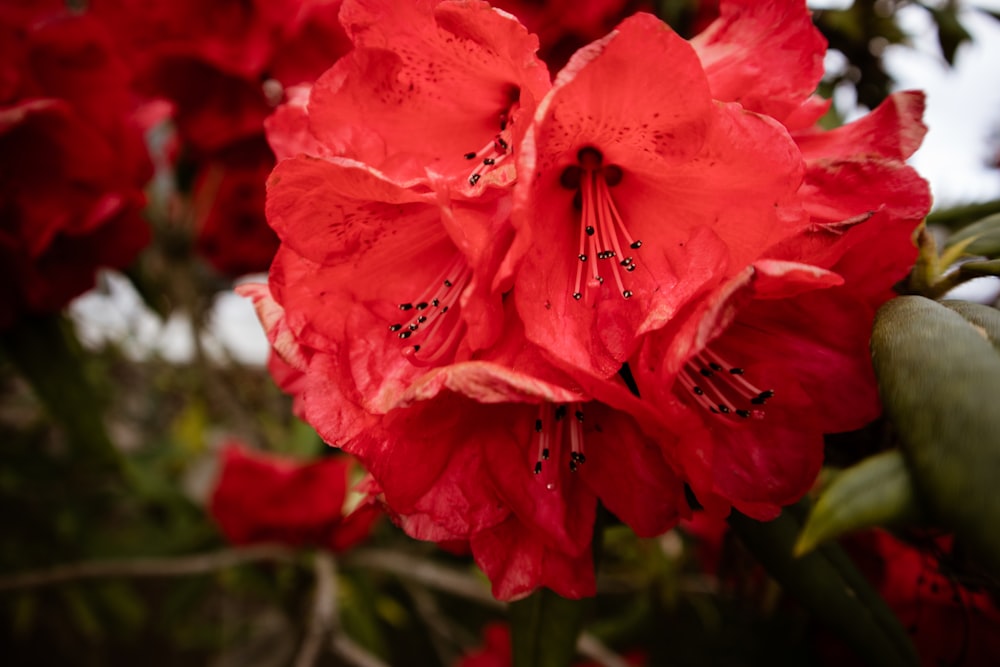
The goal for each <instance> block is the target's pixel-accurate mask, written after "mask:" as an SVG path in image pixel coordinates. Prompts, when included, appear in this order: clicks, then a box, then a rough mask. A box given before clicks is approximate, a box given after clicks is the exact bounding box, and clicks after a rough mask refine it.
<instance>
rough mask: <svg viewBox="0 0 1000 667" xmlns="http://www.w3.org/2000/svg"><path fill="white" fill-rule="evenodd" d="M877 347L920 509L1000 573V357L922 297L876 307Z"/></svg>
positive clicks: (971, 329)
mask: <svg viewBox="0 0 1000 667" xmlns="http://www.w3.org/2000/svg"><path fill="white" fill-rule="evenodd" d="M871 346H872V359H873V361H874V365H875V372H876V375H877V376H878V380H879V393H880V395H881V397H882V402H883V404H884V406H885V411H886V414H887V416H888V417H889V419H890V420H891V421H892V423H893V426H894V427H895V429H896V431H897V433H898V435H899V439H900V445H901V447H902V449H903V453H904V455H905V457H906V460H907V464H908V467H909V469H910V472H911V474H912V476H913V480H914V485H915V488H916V490H917V492H918V494H919V497H920V502H921V505H922V506H923V507H924V508H925V509H926V510H927V511H928V514H929V515H930V516H929V518H930V519H932V520H934V521H936V522H938V523H940V524H942V525H943V526H944V527H945V528H947V529H949V530H953V531H955V532H956V533H957V535H958V537H959V538H960V539H961V540H962V542H963V543H964V544H965V545H966V546H967V547H969V549H970V551H971V552H972V553H973V554H975V555H977V556H978V557H979V559H980V560H981V561H982V563H983V564H984V565H986V566H987V567H989V568H992V569H993V571H994V572H1000V531H998V530H997V526H998V525H1000V496H998V495H997V493H996V486H997V480H998V479H1000V409H998V406H1000V355H998V354H997V350H996V349H995V348H994V347H993V345H992V344H991V343H990V342H989V340H988V339H987V336H986V334H985V332H984V330H983V328H981V327H977V326H974V325H973V324H972V323H970V322H969V321H968V320H966V319H965V318H964V317H962V316H961V315H960V314H959V313H957V312H955V311H954V310H952V309H950V308H947V307H945V306H943V305H941V304H939V303H937V302H935V301H931V300H930V299H925V298H923V297H918V296H905V297H899V298H897V299H894V300H892V301H890V302H889V303H887V304H885V305H884V306H883V307H882V308H881V309H880V310H879V312H878V314H877V316H876V319H875V327H874V329H873V331H872V342H871Z"/></svg>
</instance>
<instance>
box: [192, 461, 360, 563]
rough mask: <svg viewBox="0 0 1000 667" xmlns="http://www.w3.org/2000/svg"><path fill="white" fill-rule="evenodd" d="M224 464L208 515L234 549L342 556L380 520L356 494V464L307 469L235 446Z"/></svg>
mask: <svg viewBox="0 0 1000 667" xmlns="http://www.w3.org/2000/svg"><path fill="white" fill-rule="evenodd" d="M221 463H222V470H221V472H220V474H219V480H218V482H217V484H216V487H215V489H214V490H213V492H212V497H211V501H210V503H209V511H210V512H211V514H212V516H213V517H214V519H215V521H216V522H217V523H218V524H219V529H220V530H221V531H222V533H223V534H224V535H225V536H226V539H228V540H229V541H230V542H232V543H233V544H253V543H257V542H279V543H283V544H288V545H291V546H305V545H308V546H316V547H323V548H327V549H332V550H334V551H342V550H344V549H349V548H350V547H352V546H354V545H355V544H357V543H358V542H361V541H362V540H364V539H365V538H366V537H367V536H368V534H369V532H370V531H371V528H372V525H373V524H374V522H375V520H376V519H378V517H379V515H380V511H379V509H378V508H377V506H376V505H374V504H373V502H372V501H371V499H370V498H366V497H365V496H364V495H363V494H360V493H359V492H358V491H356V490H352V488H351V487H352V485H351V483H350V482H351V480H350V476H351V474H352V469H354V466H355V464H354V462H353V461H352V460H350V459H348V458H346V457H337V458H326V459H320V460H318V461H312V462H307V463H303V462H299V461H294V460H291V459H285V458H281V457H277V456H273V455H265V454H260V453H253V452H251V451H250V450H247V449H245V448H244V447H242V446H240V445H237V444H235V443H230V444H228V445H227V446H226V447H225V448H224V449H223V451H222V457H221Z"/></svg>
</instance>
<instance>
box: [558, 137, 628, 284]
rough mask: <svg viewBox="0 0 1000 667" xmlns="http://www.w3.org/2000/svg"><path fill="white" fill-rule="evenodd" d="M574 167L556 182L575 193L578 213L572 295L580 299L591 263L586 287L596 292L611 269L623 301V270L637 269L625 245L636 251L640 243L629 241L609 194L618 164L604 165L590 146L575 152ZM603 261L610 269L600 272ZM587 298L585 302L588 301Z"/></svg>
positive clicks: (618, 179) (617, 179)
mask: <svg viewBox="0 0 1000 667" xmlns="http://www.w3.org/2000/svg"><path fill="white" fill-rule="evenodd" d="M577 162H578V163H579V164H577V165H569V166H568V167H566V168H565V169H564V170H563V171H562V173H561V174H560V178H559V183H560V185H561V186H562V187H563V188H565V189H567V190H575V191H576V193H575V195H574V197H573V206H574V208H577V209H578V210H579V211H580V236H579V243H578V246H577V260H578V261H579V262H580V263H579V264H578V265H577V267H576V271H575V274H576V275H575V279H574V281H573V293H572V296H573V298H574V299H576V300H578V301H579V300H580V299H581V298H582V297H583V295H584V293H585V292H586V290H585V289H584V277H583V276H584V266H583V265H584V264H586V263H587V262H590V263H591V265H592V268H591V270H590V278H589V280H587V283H586V287H587V288H593V289H595V290H596V289H597V288H599V287H600V286H601V285H603V284H604V278H605V275H604V274H605V273H606V272H607V271H608V270H610V272H611V274H612V276H611V277H612V278H613V279H614V283H615V286H616V287H617V289H618V293H619V294H621V295H622V298H625V299H629V298H631V297H632V296H633V293H632V290H630V289H628V287H627V286H626V285H625V280H624V275H623V271H625V272H631V271H634V270H635V268H636V264H635V259H634V258H633V257H632V256H630V255H627V253H626V252H625V246H628V247H629V248H630V249H632V250H637V249H638V248H640V247H641V246H642V241H638V240H635V239H633V238H632V236H631V234H629V232H628V229H627V228H626V226H625V222H624V221H623V219H622V216H621V214H620V213H619V211H618V208H617V206H616V205H615V202H614V198H613V197H612V195H611V190H610V188H611V187H614V186H616V185H618V184H619V183H621V182H622V179H623V178H624V172H623V171H622V169H621V167H619V166H617V165H604V164H603V162H604V156H603V155H602V154H601V152H600V151H598V150H597V149H595V148H592V147H590V146H587V147H584V148H582V149H580V151H579V152H578V153H577ZM601 262H606V263H607V266H610V269H607V268H605V269H603V270H602V267H601ZM589 301H590V299H588V302H589Z"/></svg>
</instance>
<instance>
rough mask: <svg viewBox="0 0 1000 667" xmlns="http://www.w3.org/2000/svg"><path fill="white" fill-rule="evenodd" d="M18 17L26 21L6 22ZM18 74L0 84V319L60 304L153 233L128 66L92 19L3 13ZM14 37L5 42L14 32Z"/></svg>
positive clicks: (1, 322)
mask: <svg viewBox="0 0 1000 667" xmlns="http://www.w3.org/2000/svg"><path fill="white" fill-rule="evenodd" d="M11 17H15V18H17V17H20V18H24V19H26V20H28V19H30V20H28V22H26V23H7V22H6V21H7V20H10V18H11ZM0 38H2V40H3V41H4V44H5V46H7V47H8V48H10V50H11V54H10V58H11V60H12V61H13V62H14V63H15V65H16V78H15V79H13V80H10V79H8V80H7V81H5V82H4V84H5V85H0V94H3V95H4V97H3V98H2V99H0V218H2V223H0V224H2V225H3V226H2V228H0V264H2V267H3V268H2V269H0V274H2V283H3V284H4V286H5V287H4V292H5V294H4V297H3V299H0V303H2V304H3V305H2V306H0V327H6V326H10V325H11V324H12V323H13V321H14V320H15V319H16V318H18V317H20V316H21V315H23V314H29V313H33V314H37V313H48V312H53V311H56V310H59V309H60V308H62V306H64V305H65V304H66V303H67V302H68V301H69V300H70V299H71V298H73V297H75V296H77V295H78V294H80V293H82V292H84V291H85V290H87V289H88V288H90V287H91V286H92V285H93V282H94V273H95V271H96V270H97V269H98V268H99V267H101V266H111V267H116V268H121V267H124V266H125V265H127V264H128V263H129V262H130V261H131V260H132V259H133V258H134V257H135V255H136V253H138V251H139V250H140V249H141V248H142V247H143V246H144V245H145V244H146V242H147V241H148V238H149V230H148V228H147V226H146V224H145V223H144V221H143V220H142V218H141V217H140V211H141V209H142V206H143V203H144V197H143V194H142V187H143V185H144V184H145V182H146V180H147V179H148V177H149V175H150V170H149V163H148V158H147V157H146V155H145V150H144V148H143V143H142V138H141V136H140V134H139V132H138V129H137V128H136V127H135V125H134V124H132V123H131V121H130V120H129V117H128V114H129V111H130V109H129V107H128V105H127V103H128V95H127V89H126V86H125V84H126V82H125V80H124V78H123V75H124V69H123V68H122V66H121V63H120V62H119V60H118V58H117V56H116V55H115V53H114V52H113V51H112V50H111V48H110V44H109V39H108V36H107V34H106V33H105V32H104V31H103V29H102V28H101V26H100V25H98V24H97V23H96V22H94V21H92V20H90V19H88V18H87V17H80V16H75V15H70V14H68V13H65V12H62V11H58V12H55V13H51V14H45V13H40V14H34V15H32V14H25V15H21V14H18V13H13V12H4V13H0ZM8 40H9V41H8Z"/></svg>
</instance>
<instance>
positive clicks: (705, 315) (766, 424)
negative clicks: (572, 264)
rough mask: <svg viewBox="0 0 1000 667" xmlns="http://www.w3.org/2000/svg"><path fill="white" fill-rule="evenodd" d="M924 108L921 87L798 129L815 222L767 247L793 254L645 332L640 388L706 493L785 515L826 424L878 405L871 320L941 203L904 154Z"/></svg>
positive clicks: (866, 416)
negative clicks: (818, 129)
mask: <svg viewBox="0 0 1000 667" xmlns="http://www.w3.org/2000/svg"><path fill="white" fill-rule="evenodd" d="M922 111H923V99H922V97H921V96H920V95H918V94H914V93H901V94H897V95H895V96H893V97H891V98H890V99H889V100H888V101H887V102H886V103H885V104H884V105H883V106H881V107H880V108H879V109H877V110H876V111H875V112H874V113H872V114H870V115H869V116H867V117H865V118H863V119H861V120H859V121H857V122H856V123H853V124H851V125H848V126H845V127H843V128H841V129H839V130H836V131H833V132H828V133H824V134H818V133H816V134H807V135H803V136H802V137H801V138H799V142H800V144H801V145H802V147H803V154H804V156H805V157H806V177H805V180H804V182H803V184H802V187H801V189H800V193H799V194H800V196H801V198H802V204H803V208H804V209H805V210H806V211H807V212H808V213H809V214H810V219H811V227H810V228H809V229H808V230H806V231H804V232H803V233H802V234H800V235H798V236H796V237H792V238H790V239H787V240H785V241H784V242H782V243H780V244H778V245H776V246H775V247H773V248H772V249H770V250H769V251H768V253H767V254H768V255H769V256H771V257H780V258H782V260H783V261H775V260H771V259H769V260H762V261H758V262H756V263H755V264H753V265H752V266H751V267H748V269H746V270H745V271H744V272H743V273H742V274H741V275H740V276H738V277H737V278H735V279H733V280H731V281H730V282H729V283H728V284H727V285H725V286H723V287H722V288H721V289H719V290H716V291H715V292H713V293H712V295H711V296H710V297H709V298H708V299H706V300H704V301H703V302H701V303H700V304H699V305H698V306H697V307H696V308H694V309H693V310H691V311H690V313H689V315H687V316H686V317H683V318H678V319H676V320H674V321H673V322H672V323H670V324H669V325H668V326H667V327H664V328H663V329H662V330H661V331H658V332H655V333H653V334H651V335H650V337H649V338H648V339H647V340H646V341H645V343H644V347H643V351H642V353H641V354H640V356H639V358H638V361H637V363H635V364H634V366H633V371H634V372H635V374H636V379H637V382H638V385H639V390H640V393H641V394H642V395H643V396H644V397H645V398H648V399H649V400H651V401H652V402H653V403H654V404H656V405H657V406H659V407H661V408H662V409H663V410H664V418H665V419H666V420H667V421H669V422H670V423H672V424H674V425H675V426H676V432H678V433H679V437H680V438H681V443H682V444H681V446H680V447H678V448H677V450H676V451H677V452H678V453H679V456H680V458H681V462H680V465H679V467H682V468H683V469H685V470H686V471H687V474H688V475H689V477H688V481H689V483H690V484H691V485H692V487H693V488H694V490H695V493H696V495H698V497H699V499H700V500H702V501H703V502H705V503H707V504H710V505H713V506H714V507H717V508H720V509H722V510H725V509H728V504H732V505H734V506H735V507H737V508H738V509H740V510H741V511H742V512H744V513H746V514H749V515H751V516H754V517H757V518H770V517H773V516H775V515H776V514H777V513H778V511H779V510H780V507H781V506H782V505H784V504H787V503H790V502H793V501H795V500H797V499H798V498H799V497H801V496H802V495H803V494H804V493H805V492H806V490H808V488H809V487H810V486H811V485H812V483H813V480H814V479H815V476H816V473H817V472H818V470H819V466H820V464H821V462H822V454H823V450H822V435H823V434H824V433H831V432H839V431H849V430H853V429H856V428H860V427H861V426H863V425H864V424H866V423H867V422H869V421H870V420H872V419H874V418H875V417H876V416H877V415H878V413H879V409H880V408H879V403H878V396H877V392H876V386H875V378H874V375H873V373H872V370H871V364H870V361H869V352H868V339H869V334H870V331H871V324H872V321H873V319H874V313H875V311H876V310H877V308H878V307H879V306H880V305H881V304H882V303H883V302H884V301H886V300H887V299H888V298H890V297H891V296H892V286H893V285H894V284H895V283H896V282H897V281H899V280H900V279H902V278H903V277H904V276H905V275H906V273H907V271H908V270H909V267H910V266H911V265H912V263H913V260H914V258H915V254H916V249H915V248H914V246H913V244H912V242H911V241H910V237H911V235H912V233H913V230H914V228H915V227H916V226H917V224H919V222H920V220H922V218H923V217H924V215H926V213H927V210H928V209H929V208H930V196H929V193H928V191H927V184H926V183H925V182H924V181H923V180H922V179H921V178H920V177H919V176H917V174H916V173H915V172H914V171H913V170H912V169H911V168H910V167H908V166H906V164H905V163H904V162H903V160H904V159H905V158H906V157H908V156H909V154H910V153H912V151H913V150H915V148H916V146H917V145H918V144H919V141H920V138H921V136H922V134H923V126H922V125H921V123H920V115H921V113H922ZM692 418H693V420H692ZM717 503H718V504H717Z"/></svg>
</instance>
